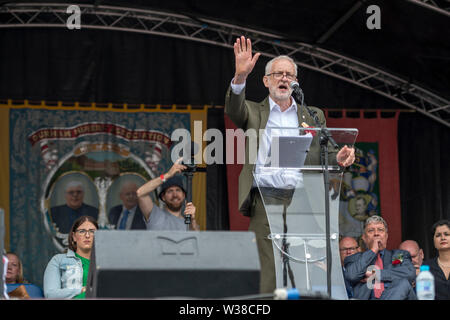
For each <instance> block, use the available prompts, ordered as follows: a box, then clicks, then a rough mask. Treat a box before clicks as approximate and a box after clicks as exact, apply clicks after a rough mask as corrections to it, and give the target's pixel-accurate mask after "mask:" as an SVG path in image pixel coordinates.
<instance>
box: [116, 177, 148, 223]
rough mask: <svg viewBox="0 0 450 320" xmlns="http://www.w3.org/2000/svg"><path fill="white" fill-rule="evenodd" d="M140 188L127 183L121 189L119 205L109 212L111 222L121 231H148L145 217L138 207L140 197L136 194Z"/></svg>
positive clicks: (129, 182) (132, 183) (134, 184)
mask: <svg viewBox="0 0 450 320" xmlns="http://www.w3.org/2000/svg"><path fill="white" fill-rule="evenodd" d="M137 189H138V187H137V185H136V183H134V182H132V181H127V182H125V183H124V184H123V185H122V186H121V188H120V194H119V196H120V200H122V204H119V205H117V206H115V207H113V208H111V210H110V211H109V215H108V218H109V222H110V223H112V224H113V225H115V226H116V229H119V230H139V229H142V230H146V229H147V225H146V223H145V218H144V215H143V214H142V211H141V209H140V208H139V205H138V197H137V194H136V191H137Z"/></svg>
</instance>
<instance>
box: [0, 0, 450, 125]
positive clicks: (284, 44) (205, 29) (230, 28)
mask: <svg viewBox="0 0 450 320" xmlns="http://www.w3.org/2000/svg"><path fill="white" fill-rule="evenodd" d="M410 1H414V2H422V1H415V0H410ZM69 5H70V4H61V3H58V4H56V3H37V4H32V3H18V4H7V5H4V6H2V7H0V28H27V27H28V28H35V27H49V28H52V27H55V28H66V27H67V26H66V21H67V19H68V17H69V14H67V13H66V10H67V8H68V6H69ZM79 7H80V10H81V17H82V18H81V23H82V24H81V29H100V30H115V31H125V32H136V33H143V34H152V35H157V36H165V37H172V38H178V39H183V40H189V41H197V42H202V43H207V44H211V45H216V46H222V47H226V48H232V47H233V43H234V41H235V39H236V38H237V37H239V36H241V35H246V36H248V37H250V38H251V39H252V40H253V42H252V46H253V49H254V51H258V52H261V54H262V55H264V56H267V57H275V56H278V55H281V54H284V55H288V56H290V57H292V58H293V59H294V61H295V62H296V63H297V64H298V65H299V66H302V67H305V68H308V69H310V70H314V71H317V72H320V73H323V74H326V75H328V76H331V77H335V78H337V79H340V80H343V81H347V82H349V83H351V84H353V85H356V86H358V87H361V88H365V89H367V90H370V91H372V92H374V93H376V94H379V95H381V96H383V97H386V98H388V99H391V100H393V101H395V102H397V103H399V104H401V105H404V106H406V107H408V108H411V109H413V110H416V111H418V112H421V113H423V114H424V115H426V116H428V117H430V118H432V119H434V120H436V121H438V122H440V123H442V124H444V125H446V126H447V127H450V102H449V100H447V99H445V98H443V97H440V96H439V95H437V94H434V93H432V92H431V91H429V90H427V89H425V88H423V87H421V86H419V85H416V84H412V83H410V82H408V81H407V80H404V79H402V78H400V77H398V76H395V75H393V74H391V73H389V72H386V71H384V70H382V69H379V68H376V67H373V66H370V65H367V64H364V63H361V62H359V61H357V60H355V59H351V58H348V57H346V56H344V55H340V54H337V53H335V52H332V51H329V50H325V49H322V48H320V47H317V46H312V45H309V44H306V43H301V42H290V41H285V40H284V39H283V37H280V36H279V35H276V34H271V33H267V32H262V31H258V30H254V29H249V28H243V27H240V26H236V25H231V24H226V23H220V22H217V21H214V20H210V19H197V18H192V17H187V16H184V15H178V14H172V13H166V12H161V11H154V10H146V9H136V8H124V7H113V6H101V5H99V6H95V5H86V4H83V5H79ZM73 32H76V31H73Z"/></svg>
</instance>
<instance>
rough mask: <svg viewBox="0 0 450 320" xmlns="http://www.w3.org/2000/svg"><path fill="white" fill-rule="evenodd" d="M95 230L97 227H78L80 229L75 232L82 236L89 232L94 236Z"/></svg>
mask: <svg viewBox="0 0 450 320" xmlns="http://www.w3.org/2000/svg"><path fill="white" fill-rule="evenodd" d="M95 231H96V230H95V229H89V230H85V229H78V230H76V231H75V232H76V233H78V234H79V235H81V236H84V235H86V233H88V232H89V235H91V236H93V235H94V233H95Z"/></svg>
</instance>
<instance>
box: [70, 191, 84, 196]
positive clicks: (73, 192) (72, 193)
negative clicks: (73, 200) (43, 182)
mask: <svg viewBox="0 0 450 320" xmlns="http://www.w3.org/2000/svg"><path fill="white" fill-rule="evenodd" d="M66 193H68V194H70V195H71V196H76V195H79V194H82V193H83V191H80V190H75V191H67V192H66Z"/></svg>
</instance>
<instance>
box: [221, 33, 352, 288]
mask: <svg viewBox="0 0 450 320" xmlns="http://www.w3.org/2000/svg"><path fill="white" fill-rule="evenodd" d="M234 55H235V67H236V69H235V76H234V78H233V79H232V81H231V84H230V88H229V89H228V91H227V94H226V97H225V113H226V114H227V115H228V117H229V118H230V119H231V120H232V121H233V123H234V124H235V125H236V126H237V127H238V128H241V129H243V130H244V131H247V130H249V129H250V130H252V131H254V132H256V134H258V133H259V132H260V131H259V130H260V129H266V133H267V136H270V135H271V133H270V128H275V127H302V126H303V127H304V126H311V127H315V126H316V124H315V121H314V119H313V118H312V117H311V116H310V114H309V113H308V112H307V110H306V109H305V107H304V106H297V104H296V102H295V100H294V99H293V98H292V97H291V94H292V89H291V88H290V86H289V84H290V82H291V81H294V80H297V65H296V64H295V63H294V61H293V60H292V59H291V58H290V57H287V56H279V57H276V58H274V59H272V60H271V61H269V62H268V63H267V65H266V72H265V76H264V77H263V82H264V86H265V87H267V88H268V90H269V96H268V97H266V99H264V100H263V101H262V102H259V103H257V102H253V101H249V100H246V99H245V84H246V79H247V77H248V75H249V74H250V73H251V72H252V70H253V68H254V66H255V64H256V61H257V60H258V58H259V56H260V53H256V54H255V55H253V54H252V46H251V41H250V39H246V38H245V37H243V36H242V37H240V38H238V39H237V40H236V42H235V44H234ZM311 109H313V110H314V111H315V112H316V113H317V117H318V119H319V122H320V124H321V126H323V127H325V126H326V123H325V122H326V121H325V116H324V114H323V112H322V110H320V109H319V108H315V107H311ZM318 140H319V139H316V138H315V139H313V141H312V143H311V146H310V150H309V152H308V156H307V158H306V161H305V164H306V165H313V164H314V165H319V164H320V145H319V141H318ZM248 142H249V141H248V140H247V141H246V145H245V159H246V162H245V163H244V165H243V168H242V171H241V173H240V175H239V210H240V212H241V213H242V214H243V215H244V216H248V217H250V225H249V230H250V231H253V232H255V234H256V241H257V246H258V253H259V258H260V262H261V273H260V274H261V276H260V278H261V283H260V291H261V292H262V293H267V292H273V291H274V290H275V287H276V279H275V265H274V255H273V249H272V241H271V240H270V239H268V238H267V236H268V234H270V229H269V223H268V221H267V217H266V212H265V209H264V205H263V202H262V200H261V197H260V195H259V192H257V189H256V187H255V184H254V179H253V171H254V169H255V164H256V163H260V160H262V159H260V157H259V155H258V158H257V159H251V157H252V153H251V152H250V150H254V149H253V147H254V146H250V144H249V143H248ZM266 143H270V137H268V138H267V142H266ZM260 146H261V142H260V141H257V146H256V150H258V152H259V148H260ZM266 146H267V144H266ZM267 150H268V149H267ZM240 151H241V150H238V152H240ZM329 151H330V153H329V159H330V160H329V163H330V164H336V162H338V163H339V164H340V165H342V166H344V167H347V166H349V165H351V164H352V163H353V162H354V159H355V152H354V149H353V148H348V147H347V146H345V147H343V148H342V149H341V150H339V152H338V151H337V150H335V149H334V148H333V147H332V145H331V144H329Z"/></svg>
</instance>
